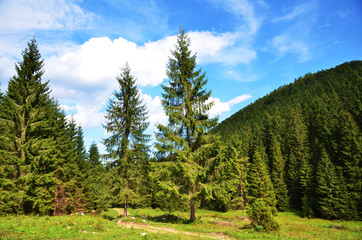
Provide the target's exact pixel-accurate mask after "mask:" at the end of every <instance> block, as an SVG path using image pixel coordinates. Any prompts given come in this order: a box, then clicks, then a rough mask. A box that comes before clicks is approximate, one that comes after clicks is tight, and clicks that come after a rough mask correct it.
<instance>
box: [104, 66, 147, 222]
mask: <svg viewBox="0 0 362 240" xmlns="http://www.w3.org/2000/svg"><path fill="white" fill-rule="evenodd" d="M116 79H117V82H118V84H119V90H118V91H115V92H114V94H113V95H114V100H110V101H109V105H108V108H107V112H106V116H105V117H106V120H107V123H106V125H105V126H104V127H105V129H106V131H107V132H108V133H110V134H111V136H110V137H108V138H106V139H105V140H104V144H105V146H106V149H107V151H108V155H106V156H107V157H108V158H110V159H112V160H114V162H113V166H114V167H115V168H114V169H113V171H114V176H113V177H114V178H113V181H112V182H113V184H112V186H111V192H112V193H113V197H114V198H115V199H114V201H116V202H118V203H119V202H120V201H121V202H123V204H124V210H125V211H124V215H125V217H126V216H127V215H128V213H127V206H128V204H129V202H134V201H137V200H138V199H139V196H138V194H137V192H138V189H139V188H140V185H141V183H140V181H141V177H140V176H138V175H139V173H140V171H138V168H140V166H141V164H142V162H143V161H144V160H145V159H146V158H147V154H148V147H147V145H146V144H147V141H148V139H149V136H148V135H147V134H145V133H144V131H145V130H146V129H147V127H148V125H149V123H148V122H147V111H146V106H145V105H144V104H143V103H142V99H141V97H140V94H139V89H138V87H137V85H136V79H135V78H134V77H133V76H132V75H131V69H130V67H129V66H128V64H127V63H126V65H125V66H124V67H123V68H122V70H121V74H120V76H119V77H117V78H116ZM119 198H121V200H119Z"/></svg>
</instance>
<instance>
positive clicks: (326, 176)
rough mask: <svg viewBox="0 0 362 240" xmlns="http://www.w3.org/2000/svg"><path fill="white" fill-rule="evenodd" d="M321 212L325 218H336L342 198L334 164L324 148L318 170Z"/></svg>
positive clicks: (318, 192) (317, 178)
mask: <svg viewBox="0 0 362 240" xmlns="http://www.w3.org/2000/svg"><path fill="white" fill-rule="evenodd" d="M316 180H317V181H316V182H317V190H316V192H317V194H318V204H319V208H318V210H319V212H320V214H321V216H322V217H323V218H327V219H336V218H338V217H339V216H338V215H339V211H338V210H339V209H340V206H339V205H340V203H341V199H340V196H339V186H338V181H337V175H336V172H335V168H334V165H333V164H332V162H331V161H330V159H329V157H328V154H327V152H326V150H325V149H324V148H322V151H321V159H320V161H319V163H318V166H317V172H316Z"/></svg>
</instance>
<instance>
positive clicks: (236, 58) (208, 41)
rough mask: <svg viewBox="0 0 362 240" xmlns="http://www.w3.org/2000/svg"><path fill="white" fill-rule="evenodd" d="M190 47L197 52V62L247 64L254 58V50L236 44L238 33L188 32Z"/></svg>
mask: <svg viewBox="0 0 362 240" xmlns="http://www.w3.org/2000/svg"><path fill="white" fill-rule="evenodd" d="M189 36H190V38H191V49H192V51H193V52H194V53H195V52H196V53H197V60H198V62H199V63H202V64H208V63H223V64H226V65H237V64H240V63H245V64H248V63H250V62H251V61H252V60H254V59H256V52H255V51H254V50H252V49H249V48H247V47H239V46H236V45H235V44H236V42H237V40H238V34H235V33H229V32H228V33H223V34H217V33H213V32H190V33H189Z"/></svg>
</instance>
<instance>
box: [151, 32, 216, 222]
mask: <svg viewBox="0 0 362 240" xmlns="http://www.w3.org/2000/svg"><path fill="white" fill-rule="evenodd" d="M190 44H191V40H190V38H189V37H188V36H187V34H186V33H185V30H184V29H182V28H181V29H180V31H179V34H178V35H177V45H176V49H175V50H173V51H172V52H171V54H172V57H170V58H169V61H168V65H167V72H166V74H167V76H168V78H169V82H168V85H163V86H162V88H163V93H162V97H163V99H162V106H163V108H164V110H165V112H166V115H167V117H168V125H161V124H159V125H158V126H157V128H158V131H159V133H158V134H157V136H156V137H157V140H158V144H157V145H156V148H157V150H158V152H159V153H160V154H161V157H166V158H168V159H173V160H175V165H174V166H175V170H176V171H177V172H178V176H179V178H178V180H179V181H178V183H177V184H178V185H180V191H181V192H182V193H183V194H184V196H187V198H188V203H189V206H190V221H193V220H195V217H196V215H195V211H196V207H197V204H198V193H200V191H201V189H200V187H201V186H202V184H201V181H202V180H201V179H202V178H203V177H202V175H203V174H202V172H203V171H204V167H203V166H202V164H201V163H200V162H198V160H197V157H198V155H199V154H200V151H199V148H200V146H202V145H203V144H205V138H204V135H205V134H206V133H207V132H208V130H209V129H210V128H211V127H213V126H214V125H215V124H216V121H217V120H216V119H209V117H208V114H207V111H208V110H209V109H210V108H211V106H212V104H213V103H210V102H208V99H209V97H210V95H211V91H207V90H206V89H204V86H205V85H206V83H207V79H206V76H205V73H202V72H201V69H198V70H197V69H196V55H192V53H191V51H190V49H189V48H190Z"/></svg>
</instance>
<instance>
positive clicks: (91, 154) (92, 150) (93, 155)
mask: <svg viewBox="0 0 362 240" xmlns="http://www.w3.org/2000/svg"><path fill="white" fill-rule="evenodd" d="M87 161H88V162H89V163H90V164H91V166H92V167H95V166H97V165H100V164H102V163H101V155H100V154H99V150H98V146H97V144H96V143H95V142H92V144H91V145H90V147H89V150H88V154H87Z"/></svg>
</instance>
